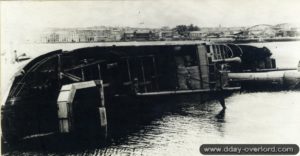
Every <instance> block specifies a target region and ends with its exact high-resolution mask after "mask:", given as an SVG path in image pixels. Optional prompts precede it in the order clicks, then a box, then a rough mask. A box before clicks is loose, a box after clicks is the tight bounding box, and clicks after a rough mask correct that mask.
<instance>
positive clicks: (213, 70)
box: [2, 42, 275, 142]
mask: <svg viewBox="0 0 300 156" xmlns="http://www.w3.org/2000/svg"><path fill="white" fill-rule="evenodd" d="M126 44H127V45H124V44H119V45H110V46H100V47H89V48H81V49H76V50H73V51H61V50H58V51H54V52H50V53H47V54H45V55H42V56H40V57H38V58H35V59H34V60H32V61H31V62H30V63H29V64H27V65H26V66H25V67H24V68H23V70H22V71H20V72H19V74H18V75H17V76H16V77H15V80H14V82H13V85H12V87H11V90H10V93H9V96H8V98H7V101H6V103H5V105H4V106H3V107H2V131H3V133H2V134H3V136H4V139H5V140H6V141H8V142H13V141H17V140H19V139H21V138H23V137H25V136H30V135H34V134H43V133H49V132H55V133H68V134H69V133H72V134H73V133H75V134H79V133H83V132H86V131H88V132H95V133H97V132H101V133H105V135H106V132H107V124H109V123H107V120H106V115H107V114H106V108H107V107H109V105H110V103H109V101H110V99H113V98H115V97H131V98H136V97H145V98H147V97H153V96H164V95H181V94H195V93H215V95H218V96H219V95H223V92H231V91H234V90H239V89H240V86H239V82H235V81H233V82H230V81H229V79H228V72H231V71H238V72H241V71H243V70H248V69H254V68H255V69H257V68H261V67H262V66H259V63H253V62H251V60H250V61H248V63H251V67H250V68H249V66H247V65H245V64H243V55H244V54H245V52H244V51H245V50H244V49H243V47H242V46H237V45H234V44H218V45H216V44H203V43H196V42H171V43H167V42H166V43H165V42H159V43H158V42H156V43H152V42H145V43H140V44H137V43H133V44H132V45H130V43H126ZM251 48H253V49H254V50H264V49H261V48H255V47H251ZM269 56H270V55H269ZM269 56H267V57H266V56H265V57H262V58H260V59H258V60H260V61H261V62H265V66H264V69H266V68H270V69H271V68H273V67H274V66H275V65H274V64H275V63H274V61H269V60H270V58H269ZM254 60H255V61H257V60H256V59H254ZM223 98H224V97H222V96H220V99H219V100H220V102H221V104H222V106H223V107H224V99H223ZM87 114H88V115H87ZM89 124H92V125H89ZM98 130H99V131H98ZM105 135H104V136H105Z"/></svg>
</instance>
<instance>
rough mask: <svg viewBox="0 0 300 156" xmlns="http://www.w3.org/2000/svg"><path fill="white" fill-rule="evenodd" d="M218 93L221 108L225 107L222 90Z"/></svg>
mask: <svg viewBox="0 0 300 156" xmlns="http://www.w3.org/2000/svg"><path fill="white" fill-rule="evenodd" d="M219 94H220V95H219V102H220V104H221V106H222V108H223V109H226V105H225V97H224V95H223V92H222V91H221V92H220V93H219Z"/></svg>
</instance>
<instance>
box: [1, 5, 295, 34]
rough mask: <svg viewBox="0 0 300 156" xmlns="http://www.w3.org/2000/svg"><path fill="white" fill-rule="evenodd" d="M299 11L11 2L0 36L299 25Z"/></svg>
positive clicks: (288, 7) (274, 7) (285, 8)
mask: <svg viewBox="0 0 300 156" xmlns="http://www.w3.org/2000/svg"><path fill="white" fill-rule="evenodd" d="M299 10H300V1H299V0H153V1H150V0H144V1H133V0H132V1H129V0H128V1H121V0H120V1H46V2H42V1H13V2H1V31H2V35H9V36H10V37H11V36H15V35H17V34H19V35H21V36H22V35H23V36H24V35H25V34H27V33H26V32H33V31H38V30H41V29H43V28H45V27H86V26H99V25H106V26H132V27H161V26H171V27H173V26H175V25H178V24H191V23H193V24H195V25H198V26H200V27H204V26H218V25H222V26H251V25H255V24H262V23H264V24H277V23H285V22H288V23H296V24H300V20H299ZM142 22H143V23H144V25H141V24H140V23H142Z"/></svg>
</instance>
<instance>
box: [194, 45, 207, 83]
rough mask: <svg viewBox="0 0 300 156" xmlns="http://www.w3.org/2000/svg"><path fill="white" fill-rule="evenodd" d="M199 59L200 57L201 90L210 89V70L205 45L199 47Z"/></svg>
mask: <svg viewBox="0 0 300 156" xmlns="http://www.w3.org/2000/svg"><path fill="white" fill-rule="evenodd" d="M197 52H198V57H199V68H200V79H201V88H202V89H207V88H209V84H208V82H209V69H208V60H207V50H206V46H205V45H198V51H197Z"/></svg>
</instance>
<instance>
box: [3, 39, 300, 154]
mask: <svg viewBox="0 0 300 156" xmlns="http://www.w3.org/2000/svg"><path fill="white" fill-rule="evenodd" d="M251 45H255V46H266V47H268V48H269V49H270V50H271V51H272V52H273V57H274V58H275V59H276V60H277V65H278V67H282V68H289V67H293V68H296V67H297V65H298V62H299V60H300V42H299V41H298V42H269V43H253V44H251ZM194 96H197V95H194ZM195 98H196V97H195ZM225 100H226V105H227V109H226V110H225V111H223V110H222V107H221V106H220V104H219V102H218V101H215V100H211V101H205V102H204V101H197V100H196V101H195V100H183V101H172V103H163V102H162V103H156V104H155V108H153V109H151V110H148V111H147V110H143V111H138V110H135V111H133V112H127V113H128V118H127V119H123V120H124V121H122V122H118V121H114V124H115V125H113V126H112V128H114V129H113V130H112V133H111V134H110V135H109V137H108V141H107V142H106V143H99V145H98V144H89V143H88V142H85V143H82V142H78V144H77V143H73V145H72V146H71V147H70V148H69V149H66V150H56V149H53V148H49V145H48V143H47V142H44V141H43V140H41V141H39V142H38V144H37V145H34V147H31V148H16V149H14V150H9V151H6V152H4V153H3V154H4V155H99V156H101V155H103V156H104V155H105V156H106V155H126V156H135V155H138V156H140V155H143V156H148V155H149V156H152V155H157V156H169V155H175V156H176V155H178V156H182V155H190V156H199V155H201V154H200V152H199V147H200V146H201V145H202V144H215V143H229V144H244V143H250V144H258V143H261V144H262V143H267V144H298V145H300V133H299V132H300V118H299V114H300V102H299V101H300V92H299V91H272V92H270V91H268V92H266V91H265V92H264V91H260V92H241V93H239V92H237V93H234V94H232V95H231V96H229V97H227V98H226V99H225ZM133 114H134V115H133ZM58 146H59V145H58Z"/></svg>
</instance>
